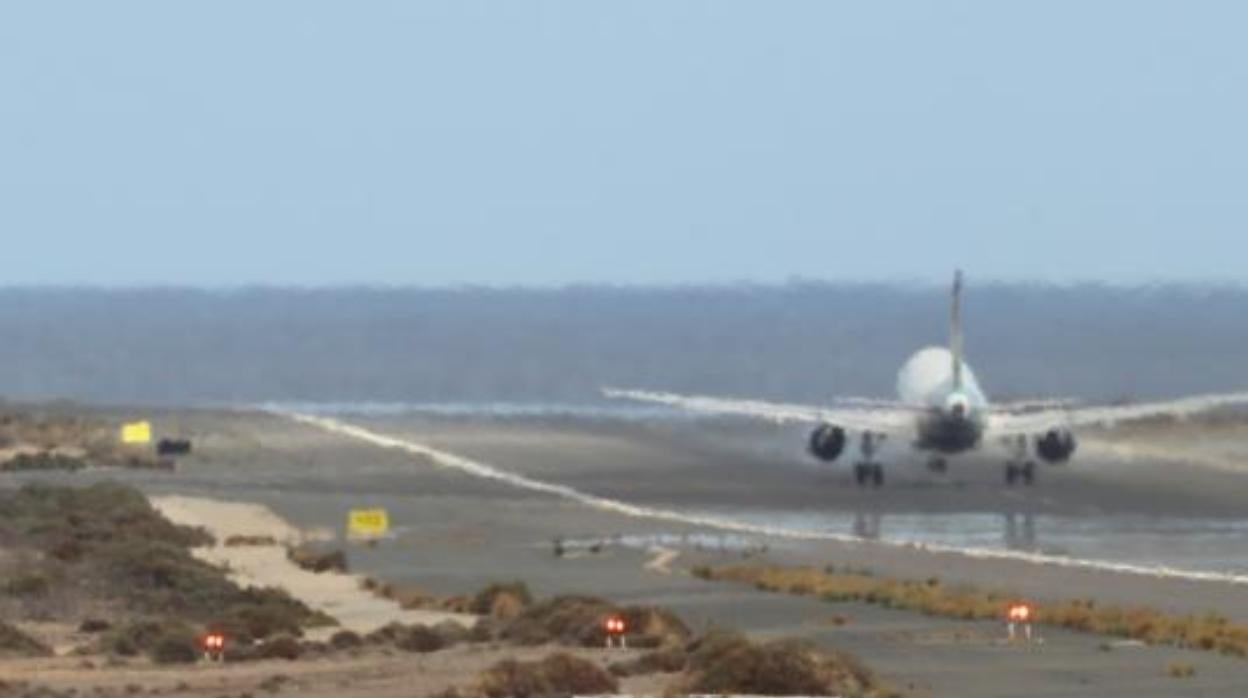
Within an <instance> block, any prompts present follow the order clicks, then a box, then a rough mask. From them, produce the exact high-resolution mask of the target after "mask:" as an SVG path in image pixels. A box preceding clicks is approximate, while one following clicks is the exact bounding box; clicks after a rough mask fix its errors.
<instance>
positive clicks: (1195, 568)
mask: <svg viewBox="0 0 1248 698" xmlns="http://www.w3.org/2000/svg"><path fill="white" fill-rule="evenodd" d="M153 418H154V420H155V422H156V427H157V431H158V432H161V433H169V432H176V433H181V434H186V435H189V436H191V437H192V438H193V439H194V442H195V455H194V456H193V457H191V458H190V459H188V460H187V461H185V462H184V463H183V464H182V465H181V466H180V467H179V469H178V471H177V472H175V473H171V474H153V473H121V474H119V473H116V472H110V473H103V472H97V473H87V474H83V473H80V474H78V475H76V476H67V477H73V478H75V479H77V480H81V479H83V478H84V477H85V478H88V479H90V478H103V477H114V478H118V477H119V478H121V479H127V480H130V481H132V482H135V483H137V484H139V485H140V486H142V487H144V488H145V489H147V490H148V491H149V492H152V493H156V494H169V493H174V494H189V495H200V496H212V497H217V498H223V499H235V500H241V501H248V502H256V503H261V504H265V505H268V506H269V507H271V508H272V509H273V510H274V511H276V512H277V513H279V514H280V515H282V516H283V517H285V518H287V519H288V520H290V521H292V522H293V523H294V524H295V525H297V526H299V527H301V528H305V529H316V530H319V531H322V532H325V533H328V534H330V535H334V534H339V535H340V534H341V530H342V525H343V522H344V520H345V516H346V512H347V510H348V509H350V508H352V507H361V506H384V507H386V508H387V509H388V510H389V511H390V514H391V518H392V519H393V521H394V522H395V527H396V529H395V532H394V533H395V534H394V536H393V538H392V539H390V540H387V541H385V542H383V544H382V545H379V546H377V547H376V548H372V549H369V548H356V547H352V548H351V549H350V558H351V560H350V562H351V566H352V568H353V569H354V570H357V571H359V572H362V573H367V574H372V575H376V576H381V577H384V578H387V579H392V580H396V581H405V582H409V583H414V584H417V585H420V586H422V587H424V588H426V589H428V590H430V591H432V592H436V593H442V594H458V593H464V592H465V591H468V590H471V589H475V588H479V587H480V586H482V585H483V584H485V583H487V582H489V581H492V580H498V579H509V578H520V579H524V580H526V581H527V582H529V583H530V584H531V585H532V586H533V587H534V588H535V590H536V591H538V592H539V593H541V594H550V593H564V592H572V593H592V594H600V595H604V596H609V597H612V598H616V599H618V600H620V601H624V602H634V601H635V602H646V603H660V604H664V605H668V606H670V607H672V608H674V609H675V610H677V611H678V612H679V613H681V614H682V615H683V616H684V617H686V618H687V619H688V620H689V621H690V622H691V623H693V624H694V625H695V626H706V625H711V624H719V625H730V626H734V627H740V628H742V629H745V630H748V631H750V632H753V633H757V634H760V635H800V636H806V637H810V638H812V639H815V640H816V641H820V642H828V643H829V644H833V645H835V646H837V647H841V648H844V649H848V650H850V651H852V652H855V653H857V654H859V655H860V656H862V657H863V658H864V659H865V660H866V661H867V662H868V663H869V664H871V665H872V666H874V667H876V668H877V669H878V670H880V671H881V672H882V673H884V674H885V675H886V676H887V677H889V678H890V679H892V680H894V681H895V682H896V683H897V684H898V686H899V687H901V688H905V689H908V690H910V691H911V692H912V693H914V694H916V695H934V696H1006V695H1017V696H1025V695H1122V696H1127V695H1131V696H1140V695H1157V696H1162V695H1166V696H1169V695H1235V694H1237V693H1242V692H1243V691H1244V690H1246V687H1248V662H1245V661H1244V660H1241V659H1233V658H1227V657H1221V656H1217V655H1214V654H1211V653H1201V652H1192V651H1181V650H1177V649H1173V648H1161V647H1158V648H1133V649H1124V650H1115V651H1112V652H1104V651H1101V650H1099V649H1098V647H1099V646H1100V645H1101V643H1102V642H1103V641H1104V640H1103V638H1097V637H1095V636H1088V635H1077V634H1072V633H1064V632H1056V631H1053V632H1048V633H1046V639H1047V642H1046V643H1045V644H1044V645H1043V646H1042V647H1036V648H1031V649H1025V650H1016V649H1014V648H1007V647H1003V646H1002V645H1001V644H1000V642H999V639H1000V636H1001V635H1002V633H1003V630H1002V628H1001V627H1000V626H999V625H998V624H995V623H966V622H961V621H953V620H943V619H934V618H927V617H923V616H916V615H914V614H908V613H903V612H898V611H890V610H886V609H879V608H874V607H869V606H862V605H856V604H838V605H835V606H834V605H830V604H825V603H822V602H819V601H817V600H813V599H802V598H794V597H785V596H776V595H767V594H761V593H758V592H755V591H753V590H750V589H741V588H736V587H732V586H726V585H712V584H707V583H705V582H700V581H698V580H694V579H691V578H689V577H688V576H685V575H682V574H680V573H679V570H680V569H681V568H682V567H683V566H687V565H689V564H692V563H694V562H699V561H707V562H729V561H733V560H740V559H741V558H742V557H743V556H746V555H753V556H755V557H759V558H761V559H766V560H769V561H773V562H780V563H794V564H816V565H823V564H829V563H830V564H836V565H838V566H851V567H866V568H870V569H872V570H875V571H876V573H877V574H882V575H889V576H900V577H908V578H926V577H928V576H939V577H941V578H942V579H944V580H946V581H947V582H948V583H958V582H968V583H974V584H977V585H981V586H986V587H993V588H1001V589H1006V590H1010V591H1011V592H1013V593H1017V594H1019V595H1022V596H1026V597H1028V598H1032V599H1034V600H1036V601H1037V602H1038V603H1044V602H1045V601H1046V600H1050V599H1068V598H1071V597H1080V598H1084V597H1093V598H1096V599H1097V600H1098V601H1100V602H1101V603H1121V604H1142V605H1149V606H1157V607H1162V608H1165V609H1168V610H1171V611H1174V612H1180V613H1204V612H1207V611H1210V610H1214V611H1217V612H1219V613H1221V614H1223V615H1226V616H1229V617H1231V618H1233V619H1236V620H1238V621H1241V622H1243V621H1248V586H1245V585H1244V584H1243V583H1239V582H1238V581H1237V580H1239V579H1240V577H1242V575H1243V574H1244V572H1245V566H1244V561H1245V559H1248V542H1245V541H1244V540H1243V538H1244V536H1243V532H1244V530H1245V529H1244V521H1245V520H1248V505H1246V504H1245V503H1246V502H1248V476H1246V475H1244V474H1242V473H1240V472H1238V471H1237V470H1236V468H1234V467H1208V465H1207V464H1206V465H1193V464H1190V463H1185V462H1183V460H1182V459H1181V458H1179V459H1176V460H1170V459H1156V458H1154V459H1152V460H1140V459H1121V458H1118V457H1117V456H1115V455H1114V454H1115V453H1117V451H1114V449H1113V448H1110V446H1113V445H1114V444H1110V443H1106V444H1101V445H1096V444H1094V445H1093V446H1092V447H1091V448H1089V449H1087V451H1088V453H1089V457H1087V458H1083V459H1079V460H1077V462H1076V463H1074V464H1073V465H1071V466H1070V467H1066V468H1046V469H1045V471H1044V472H1043V474H1042V476H1041V479H1040V482H1039V484H1038V485H1037V486H1036V487H1034V488H1032V489H1030V490H1021V489H1010V488H1006V487H1005V486H1004V485H1003V484H1002V482H1001V473H1000V463H999V462H998V461H997V459H996V456H994V455H993V454H992V453H988V454H986V455H984V456H982V457H977V458H976V459H968V460H967V461H965V462H963V461H957V462H955V463H954V464H953V465H952V466H951V472H950V474H949V475H948V476H946V477H945V478H943V479H940V478H937V477H936V476H933V475H931V474H928V473H926V472H923V470H922V468H921V465H920V464H919V463H917V462H914V460H913V459H909V460H907V459H905V458H904V457H903V456H902V455H901V454H891V455H892V457H894V458H895V459H894V460H890V472H889V482H888V484H887V485H886V487H885V488H883V489H881V490H879V491H866V492H863V491H860V490H858V488H856V487H855V486H854V485H853V483H852V482H851V480H850V478H849V477H848V475H847V474H846V473H845V472H844V470H843V469H828V468H825V467H817V466H814V465H812V464H811V463H809V462H807V461H806V460H805V459H804V458H803V457H802V456H801V448H802V444H803V442H804V438H805V434H804V433H803V432H802V431H800V430H795V429H790V428H786V427H773V426H770V425H757V424H751V423H742V422H736V421H714V420H711V421H701V420H689V419H684V418H677V419H668V418H666V417H664V416H663V415H656V414H649V415H643V416H638V415H636V414H630V415H629V416H627V417H622V416H620V415H613V414H590V415H585V414H556V413H542V414H506V415H499V414H497V413H496V414H491V415H482V414H478V413H473V412H471V411H460V412H458V413H455V414H447V413H446V412H445V411H418V412H409V413H402V414H378V413H376V411H369V412H368V413H367V414H347V413H342V414H336V415H335V419H337V420H339V422H340V423H341V424H343V425H352V426H353V427H358V428H359V429H361V430H363V433H355V434H352V433H349V430H348V432H346V433H344V431H343V430H342V429H327V428H326V426H327V425H325V424H319V425H314V424H308V423H300V422H298V421H295V420H292V419H290V418H287V417H282V416H277V415H274V414H270V413H263V412H225V411H171V412H167V413H162V414H156V415H153ZM336 423H338V422H336ZM1202 436H1209V437H1210V438H1216V437H1217V434H1212V435H1208V434H1203V435H1202ZM374 437H375V438H374ZM1184 438H1185V437H1184V436H1183V434H1180V435H1179V438H1178V439H1177V440H1172V441H1169V442H1166V441H1165V440H1161V441H1156V440H1155V443H1152V444H1151V445H1152V446H1153V447H1157V445H1158V444H1159V443H1160V444H1162V445H1165V443H1171V445H1173V444H1180V445H1181V444H1183V443H1184ZM1163 442H1164V443H1163ZM405 445H406V446H405ZM408 446H411V448H408ZM889 457H890V454H886V458H889ZM448 459H449V460H448ZM455 459H460V460H461V461H462V462H459V463H457V464H450V465H448V463H452V462H453V461H455ZM480 468H486V469H487V470H480ZM21 479H22V477H12V478H10V480H11V481H13V482H19V481H21ZM656 514H657V515H656ZM724 524H726V525H724ZM555 539H561V540H562V541H563V543H564V545H565V547H566V549H567V550H568V552H569V554H568V555H566V556H565V557H564V558H562V559H558V558H556V557H555V556H554V555H553V554H552V548H553V541H554V540H555ZM907 541H918V542H924V543H929V544H931V545H930V546H928V547H927V548H923V547H916V546H913V545H907V544H904V543H906V542H907ZM764 549H765V550H766V552H765V553H762V554H760V553H759V551H760V550H764ZM966 549H976V550H986V551H991V552H996V553H1001V554H1000V555H989V556H974V555H968V554H967V553H966ZM673 552H674V553H675V554H674V555H673ZM1059 558H1060V559H1067V560H1072V561H1092V562H1094V563H1096V564H1093V565H1089V566H1080V565H1078V564H1076V565H1064V564H1056V563H1055V562H1054V560H1056V559H1059ZM1101 563H1106V564H1101ZM1114 565H1122V566H1124V567H1127V568H1131V569H1130V570H1129V571H1123V570H1116V569H1115V568H1114ZM673 568H675V570H673ZM1167 570H1168V571H1169V573H1163V572H1166V571H1167ZM836 614H840V615H844V616H847V617H849V618H850V622H849V623H848V624H847V625H845V626H839V627H838V626H833V625H832V624H831V623H830V622H828V618H829V617H831V616H833V615H836ZM1176 658H1178V659H1181V660H1183V661H1188V662H1191V663H1192V664H1193V665H1194V666H1196V667H1197V676H1196V678H1195V680H1188V681H1183V682H1179V681H1176V680H1174V679H1170V678H1168V677H1166V676H1165V671H1164V669H1165V665H1166V664H1167V663H1168V662H1169V661H1172V660H1174V659H1176Z"/></svg>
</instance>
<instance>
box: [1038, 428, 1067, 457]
mask: <svg viewBox="0 0 1248 698" xmlns="http://www.w3.org/2000/svg"><path fill="white" fill-rule="evenodd" d="M1074 452H1075V435H1074V434H1072V433H1070V431H1069V430H1066V429H1050V430H1048V431H1047V432H1045V433H1044V435H1042V436H1039V437H1037V438H1036V455H1038V456H1040V457H1041V458H1043V459H1044V460H1045V462H1047V463H1054V464H1056V463H1065V462H1066V461H1068V460H1070V456H1071V454H1073V453H1074Z"/></svg>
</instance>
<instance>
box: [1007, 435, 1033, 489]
mask: <svg viewBox="0 0 1248 698" xmlns="http://www.w3.org/2000/svg"><path fill="white" fill-rule="evenodd" d="M1009 445H1010V447H1011V450H1012V451H1013V457H1012V458H1011V459H1010V460H1008V461H1006V462H1005V484H1006V486H1008V487H1013V486H1014V485H1015V484H1017V483H1018V482H1019V481H1022V483H1023V484H1024V485H1030V484H1031V483H1033V482H1035V481H1036V462H1035V461H1033V460H1030V459H1028V458H1027V437H1026V436H1016V437H1012V443H1010V444H1009Z"/></svg>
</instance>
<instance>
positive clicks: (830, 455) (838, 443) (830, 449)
mask: <svg viewBox="0 0 1248 698" xmlns="http://www.w3.org/2000/svg"><path fill="white" fill-rule="evenodd" d="M844 450H845V430H844V429H842V428H840V427H838V426H833V425H831V424H823V425H820V427H819V428H818V429H815V431H814V432H813V433H811V435H810V455H812V456H814V457H815V458H818V459H819V460H822V461H828V462H831V461H834V460H836V458H837V456H839V455H841V451H844Z"/></svg>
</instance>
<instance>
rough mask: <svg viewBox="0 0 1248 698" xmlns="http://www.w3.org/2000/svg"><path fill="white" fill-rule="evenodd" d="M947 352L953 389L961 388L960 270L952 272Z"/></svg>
mask: <svg viewBox="0 0 1248 698" xmlns="http://www.w3.org/2000/svg"><path fill="white" fill-rule="evenodd" d="M949 354H950V356H951V357H952V360H953V366H952V368H953V373H952V375H953V389H954V390H960V389H961V388H962V270H961V269H958V270H957V271H955V272H954V273H953V298H952V304H951V305H950V308H949Z"/></svg>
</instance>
